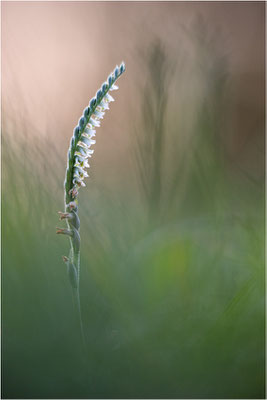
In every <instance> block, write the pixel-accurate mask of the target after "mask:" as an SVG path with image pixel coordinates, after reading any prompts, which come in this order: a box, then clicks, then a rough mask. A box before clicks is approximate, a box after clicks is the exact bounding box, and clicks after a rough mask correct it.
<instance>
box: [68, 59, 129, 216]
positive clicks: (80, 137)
mask: <svg viewBox="0 0 267 400" xmlns="http://www.w3.org/2000/svg"><path fill="white" fill-rule="evenodd" d="M124 71H125V64H124V63H123V62H122V63H121V65H120V67H118V66H117V67H116V68H115V69H114V71H113V72H112V73H111V74H110V75H109V77H108V78H107V81H106V82H104V83H103V84H102V86H101V89H99V90H98V91H97V92H96V95H95V97H93V98H92V99H91V100H90V102H89V105H88V106H87V107H86V108H85V109H84V111H83V115H82V116H81V118H80V119H79V122H78V124H77V126H76V127H75V128H74V131H73V136H72V138H71V142H70V148H69V152H68V166H67V170H66V177H65V198H66V204H67V203H71V202H75V200H76V198H77V196H78V192H79V189H80V188H81V187H82V186H85V183H84V180H85V178H87V177H88V176H89V175H88V173H87V171H86V168H89V163H88V159H89V158H91V157H92V155H93V153H94V150H93V149H92V148H91V147H92V146H93V145H94V144H95V142H96V141H95V139H94V137H95V134H96V128H98V127H100V124H101V120H102V119H103V117H104V115H105V112H106V110H108V109H109V104H110V103H111V102H112V101H114V99H113V97H112V96H111V95H110V94H109V92H111V91H113V90H118V86H117V85H115V82H116V81H117V79H118V78H119V77H120V76H121V74H122V73H123V72H124ZM63 218H64V217H63Z"/></svg>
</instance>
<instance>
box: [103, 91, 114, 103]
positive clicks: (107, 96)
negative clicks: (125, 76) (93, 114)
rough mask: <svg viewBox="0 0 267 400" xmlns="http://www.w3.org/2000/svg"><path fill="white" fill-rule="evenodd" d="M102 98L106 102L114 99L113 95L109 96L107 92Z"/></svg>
mask: <svg viewBox="0 0 267 400" xmlns="http://www.w3.org/2000/svg"><path fill="white" fill-rule="evenodd" d="M104 100H105V101H106V102H108V103H110V102H111V101H115V100H114V99H113V97H112V96H110V94H109V93H107V94H106V95H105V96H104Z"/></svg>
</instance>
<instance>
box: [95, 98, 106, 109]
mask: <svg viewBox="0 0 267 400" xmlns="http://www.w3.org/2000/svg"><path fill="white" fill-rule="evenodd" d="M98 107H99V108H100V111H104V110H109V105H108V103H107V102H106V101H104V100H102V101H101V102H100V104H99V106H97V107H96V108H98Z"/></svg>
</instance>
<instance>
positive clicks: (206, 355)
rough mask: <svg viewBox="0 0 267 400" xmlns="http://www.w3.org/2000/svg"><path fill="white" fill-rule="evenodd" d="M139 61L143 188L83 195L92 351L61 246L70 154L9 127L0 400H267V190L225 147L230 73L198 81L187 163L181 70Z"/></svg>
mask: <svg viewBox="0 0 267 400" xmlns="http://www.w3.org/2000/svg"><path fill="white" fill-rule="evenodd" d="M200 31H201V30H200ZM201 43H203V40H202V41H201ZM209 43H210V42H209ZM197 48H198V49H199V48H200V46H197ZM203 54H204V55H205V52H202V53H201V55H203ZM212 54H213V50H212V51H211V53H208V56H207V57H209V59H210V57H211V55H212ZM203 57H204V56H203ZM214 57H215V58H216V57H217V56H216V54H215V56H214ZM198 59H199V60H200V59H201V57H200V56H198ZM143 61H144V66H143V68H146V70H147V80H146V84H145V87H144V91H143V92H140V99H141V103H142V107H141V110H142V114H141V119H140V121H139V122H138V121H136V136H135V139H134V140H136V141H135V143H134V146H133V148H132V159H133V167H134V169H135V172H136V178H137V187H138V190H139V191H138V192H136V191H135V189H134V186H131V185H129V186H127V187H126V186H124V185H123V184H121V186H119V185H118V186H117V187H116V188H115V190H111V189H110V188H107V187H103V186H101V182H97V181H95V182H94V184H92V182H90V181H89V182H88V186H89V187H90V189H89V190H84V191H81V195H80V205H81V207H80V217H81V222H82V225H81V238H82V254H81V267H82V270H81V306H82V315H83V319H84V326H85V335H86V341H87V345H88V350H87V352H86V354H85V353H84V352H83V350H82V347H81V346H80V345H79V343H77V339H78V338H79V330H78V327H77V326H76V324H75V316H74V315H73V314H74V313H73V305H72V298H71V289H70V287H69V286H70V285H69V282H68V279H67V275H66V271H65V267H64V265H63V263H62V261H61V255H62V254H65V253H66V251H67V247H68V245H67V243H66V242H65V241H64V240H61V238H57V237H56V236H55V225H56V224H57V222H56V221H57V214H56V213H57V211H58V210H60V209H61V208H62V204H63V180H64V168H65V154H58V151H57V149H56V148H54V147H53V145H52V143H51V142H49V141H47V140H45V139H41V138H40V137H39V136H38V135H35V136H34V138H35V139H34V142H33V141H32V139H31V138H30V137H29V135H27V134H26V132H27V131H29V126H27V124H26V123H25V124H26V125H25V126H24V127H23V126H22V125H21V124H19V125H18V126H14V127H13V128H12V129H11V128H9V125H8V123H7V121H5V120H4V129H3V142H2V167H3V170H2V178H3V179H2V190H3V198H2V326H3V339H2V359H3V362H2V378H3V380H2V382H3V385H2V397H3V398H264V390H265V378H264V323H265V321H264V183H263V181H258V182H255V181H254V180H250V179H248V178H247V175H245V174H244V175H242V173H240V171H238V172H237V169H235V166H233V165H232V164H231V165H229V162H228V160H227V155H226V154H225V153H224V148H223V145H221V144H222V143H221V139H220V135H221V134H223V132H222V130H223V127H224V125H223V124H221V120H222V119H223V117H224V110H225V106H226V104H225V103H226V102H225V100H224V99H225V97H224V96H225V93H227V79H226V77H227V67H226V64H225V63H224V62H220V61H218V59H217V61H218V63H215V62H214V64H212V63H211V64H210V65H211V66H210V68H211V69H210V70H209V71H205V73H206V75H205V74H204V75H201V76H202V78H201V82H202V84H203V88H204V89H203V90H204V92H203V93H204V94H205V95H203V98H202V101H201V102H199V103H198V102H197V107H196V110H197V111H196V112H195V113H194V118H195V120H194V121H193V123H192V124H191V127H192V132H187V134H190V135H189V137H190V140H189V143H188V147H187V152H185V151H181V149H179V141H178V144H177V145H176V143H177V140H175V137H174V136H173V135H172V134H171V132H172V131H170V130H169V129H168V127H169V126H172V127H173V129H174V132H175V134H177V135H178V137H179V134H180V132H179V130H180V129H181V127H182V126H183V125H182V122H183V121H180V120H177V117H176V115H175V114H172V115H171V116H170V114H169V113H168V110H169V109H170V103H169V102H168V95H169V93H170V85H171V84H173V82H170V79H168V72H169V73H170V71H174V70H175V68H174V67H173V65H171V62H170V61H168V54H167V53H166V50H165V48H164V46H163V45H162V44H161V43H160V42H155V44H154V45H153V46H151V49H150V52H148V53H147V55H146V57H145V58H144V60H143ZM215 61H216V60H215ZM200 64H201V65H202V66H203V65H204V66H205V65H207V63H206V61H205V58H204V59H202V61H201V63H200ZM178 72H179V71H178ZM179 79H181V80H182V79H183V76H180V77H179ZM172 106H173V104H172ZM11 131H12V132H11ZM13 131H14V132H19V134H17V135H16V136H14V132H13ZM127 134H128V133H127ZM129 134H130V133H129ZM14 137H16V140H14ZM66 140H69V139H68V138H66ZM170 148H171V149H172V151H169V149H170Z"/></svg>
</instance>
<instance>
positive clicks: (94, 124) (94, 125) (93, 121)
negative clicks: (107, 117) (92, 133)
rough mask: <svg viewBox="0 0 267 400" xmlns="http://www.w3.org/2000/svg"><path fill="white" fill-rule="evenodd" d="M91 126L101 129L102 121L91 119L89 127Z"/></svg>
mask: <svg viewBox="0 0 267 400" xmlns="http://www.w3.org/2000/svg"><path fill="white" fill-rule="evenodd" d="M90 124H91V126H92V127H99V126H100V121H98V120H97V119H94V118H92V117H91V118H90V119H89V124H88V125H90Z"/></svg>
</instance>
